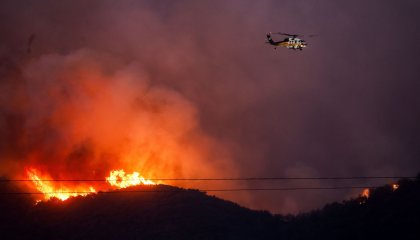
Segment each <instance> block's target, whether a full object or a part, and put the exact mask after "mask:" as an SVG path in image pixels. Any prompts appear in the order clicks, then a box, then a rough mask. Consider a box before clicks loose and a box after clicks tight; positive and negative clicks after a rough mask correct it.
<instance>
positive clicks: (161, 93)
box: [1, 50, 235, 179]
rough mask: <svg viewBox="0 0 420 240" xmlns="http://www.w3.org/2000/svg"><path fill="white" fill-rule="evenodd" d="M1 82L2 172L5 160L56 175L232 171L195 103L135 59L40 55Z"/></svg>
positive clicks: (88, 54) (79, 53)
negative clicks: (154, 78) (152, 77)
mask: <svg viewBox="0 0 420 240" xmlns="http://www.w3.org/2000/svg"><path fill="white" fill-rule="evenodd" d="M5 82H7V83H9V85H12V86H10V87H9V88H11V87H13V89H14V91H13V96H12V95H9V96H8V97H7V98H6V99H4V101H2V110H3V111H2V119H4V120H6V122H3V126H2V128H1V129H2V131H4V134H3V135H4V136H8V138H7V139H5V140H4V141H3V142H2V146H4V147H3V148H2V149H3V150H2V151H1V156H2V158H3V159H8V161H2V166H1V169H2V171H3V172H2V173H3V174H6V173H8V172H6V171H5V170H6V169H9V168H10V165H12V166H13V167H12V168H14V169H19V168H23V167H36V168H39V169H40V170H43V171H46V172H48V173H49V174H50V175H51V176H52V177H53V178H55V179H86V178H88V179H92V178H93V179H95V178H96V179H102V178H103V177H104V176H107V174H109V171H110V170H111V169H119V168H122V169H125V170H126V171H140V172H141V173H142V174H143V175H144V176H145V177H147V178H157V177H159V178H176V177H178V178H180V177H181V178H182V177H187V178H188V177H189V178H194V177H198V176H200V175H206V176H207V175H208V176H222V175H224V174H226V171H228V172H229V173H231V172H232V171H233V172H235V170H234V169H233V168H232V167H231V166H229V159H228V153H227V151H225V150H224V149H223V147H222V146H219V145H218V144H217V143H216V142H215V141H214V140H213V139H211V138H209V137H207V136H206V135H205V134H203V133H202V132H201V131H200V129H199V126H198V119H197V110H196V107H195V106H194V104H192V103H191V102H190V101H188V100H187V99H186V98H185V97H183V96H182V95H181V94H179V93H178V92H176V91H174V90H171V89H168V88H166V87H164V86H154V85H152V84H151V82H150V80H149V77H148V76H147V74H145V73H144V72H143V71H142V67H141V66H140V65H139V64H136V63H135V62H133V63H130V64H121V63H118V61H114V60H113V59H112V57H111V56H107V55H104V54H99V53H95V52H92V51H89V50H78V51H75V52H72V53H70V54H67V55H61V54H45V55H42V56H41V57H39V58H37V59H31V60H29V61H28V62H26V63H25V64H23V65H22V66H21V69H20V74H19V77H17V76H14V75H11V76H10V79H6V80H5ZM6 90H7V89H6V88H2V92H6ZM3 96H4V95H3ZM7 108H9V109H7ZM6 146H7V147H6ZM8 166H9V167H8ZM14 175H16V173H14Z"/></svg>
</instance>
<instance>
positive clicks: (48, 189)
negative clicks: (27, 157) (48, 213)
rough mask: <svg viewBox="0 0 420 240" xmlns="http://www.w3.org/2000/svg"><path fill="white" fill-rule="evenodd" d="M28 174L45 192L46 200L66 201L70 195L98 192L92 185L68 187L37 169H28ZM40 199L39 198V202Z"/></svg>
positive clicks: (37, 186)
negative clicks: (41, 174)
mask: <svg viewBox="0 0 420 240" xmlns="http://www.w3.org/2000/svg"><path fill="white" fill-rule="evenodd" d="M27 174H28V176H29V178H30V179H31V180H32V182H33V183H34V184H35V187H36V189H38V191H40V192H42V193H43V194H44V200H50V199H52V198H57V199H59V200H61V201H65V200H67V199H68V198H70V197H76V196H87V195H88V194H92V193H96V190H95V189H94V188H93V187H92V186H89V187H87V186H75V187H67V186H62V185H61V184H60V185H59V186H57V185H58V184H57V183H56V182H53V181H52V179H51V178H50V177H49V176H42V177H40V174H39V173H38V172H37V170H35V169H33V168H32V169H29V170H27ZM39 201H40V200H39V199H38V200H37V202H39Z"/></svg>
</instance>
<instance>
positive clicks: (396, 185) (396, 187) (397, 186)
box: [392, 183, 400, 191]
mask: <svg viewBox="0 0 420 240" xmlns="http://www.w3.org/2000/svg"><path fill="white" fill-rule="evenodd" d="M399 187H400V185H398V184H396V183H394V184H392V191H395V190H397V189H398V188H399Z"/></svg>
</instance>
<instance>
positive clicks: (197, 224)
mask: <svg viewBox="0 0 420 240" xmlns="http://www.w3.org/2000/svg"><path fill="white" fill-rule="evenodd" d="M1 184H2V185H0V188H1V189H0V192H1V193H2V194H0V211H1V215H0V233H1V236H2V239H174V240H176V239H322V240H324V239H420V238H419V237H420V206H419V203H420V181H419V180H418V179H416V180H400V181H399V188H398V189H396V190H393V189H392V187H390V186H384V187H381V188H377V189H375V190H371V193H370V197H369V198H363V197H359V198H355V199H351V200H347V201H343V202H342V203H331V204H328V205H326V206H325V207H324V208H322V209H320V210H315V211H312V212H309V213H305V214H300V215H297V216H280V215H272V214H270V213H269V212H266V211H254V210H250V209H247V208H244V207H241V206H239V205H237V204H235V203H233V202H230V201H225V200H222V199H219V198H216V197H213V196H208V195H206V194H205V193H203V192H200V191H197V190H186V189H181V188H176V187H171V186H166V185H158V186H139V187H132V188H127V189H124V190H120V191H114V192H109V193H98V194H96V195H91V196H88V197H77V198H71V199H69V200H67V201H65V202H60V201H58V200H57V201H49V202H44V203H40V204H38V205H34V204H33V202H32V200H31V198H30V196H29V195H25V194H4V193H11V192H18V191H19V189H17V188H14V187H13V185H12V184H10V183H5V182H2V183H1ZM124 191H131V192H124ZM144 191H149V192H144Z"/></svg>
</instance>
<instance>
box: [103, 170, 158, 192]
mask: <svg viewBox="0 0 420 240" xmlns="http://www.w3.org/2000/svg"><path fill="white" fill-rule="evenodd" d="M106 181H107V182H108V183H109V184H110V185H111V186H115V187H118V188H126V187H129V186H135V185H140V184H144V185H155V184H156V183H155V182H153V181H151V180H147V179H145V178H144V177H142V176H140V173H138V172H133V173H132V174H129V173H125V171H124V170H122V169H120V170H114V171H111V172H110V174H109V177H107V178H106Z"/></svg>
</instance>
